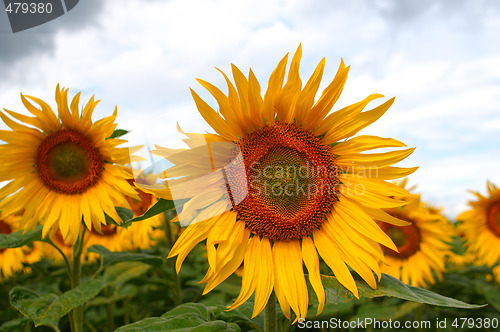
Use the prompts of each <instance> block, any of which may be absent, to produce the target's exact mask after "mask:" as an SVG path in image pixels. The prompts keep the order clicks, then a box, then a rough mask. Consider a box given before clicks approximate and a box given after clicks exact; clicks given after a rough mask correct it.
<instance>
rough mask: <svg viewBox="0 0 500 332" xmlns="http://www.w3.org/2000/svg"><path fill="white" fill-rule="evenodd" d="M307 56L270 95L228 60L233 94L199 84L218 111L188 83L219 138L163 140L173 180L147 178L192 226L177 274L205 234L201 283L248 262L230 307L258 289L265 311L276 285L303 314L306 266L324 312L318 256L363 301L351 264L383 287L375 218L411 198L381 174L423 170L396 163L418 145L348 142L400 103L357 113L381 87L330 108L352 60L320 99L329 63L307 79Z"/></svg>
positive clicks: (182, 241) (258, 304) (178, 247)
mask: <svg viewBox="0 0 500 332" xmlns="http://www.w3.org/2000/svg"><path fill="white" fill-rule="evenodd" d="M301 55H302V50H301V47H299V48H298V50H297V52H296V53H295V55H294V56H293V59H292V61H291V66H290V70H289V72H288V78H287V81H286V83H285V84H284V85H283V82H284V76H285V72H286V65H287V58H288V55H286V56H285V57H284V58H283V59H282V60H281V61H280V62H279V64H278V66H277V67H276V69H275V70H274V71H273V73H272V74H271V77H270V79H269V84H268V88H267V91H266V93H265V95H264V97H263V98H262V96H261V88H260V85H259V82H258V81H257V79H256V77H255V75H254V74H253V72H252V71H251V70H250V73H249V76H248V78H246V77H245V76H244V75H243V74H242V72H241V71H240V70H239V69H238V68H237V67H235V66H232V71H233V77H234V80H235V83H236V87H235V86H234V85H233V83H232V82H231V81H230V80H229V78H228V77H227V76H226V75H225V74H224V73H222V74H223V75H224V78H225V80H226V82H227V85H228V95H227V96H226V95H224V93H223V92H221V91H220V90H219V89H218V88H217V87H215V86H214V85H212V84H210V83H208V82H205V81H202V80H198V81H199V82H200V83H201V85H202V86H203V87H205V88H206V89H207V90H208V91H209V92H210V93H211V94H212V95H213V96H214V97H215V99H216V100H217V103H218V105H219V111H218V112H217V111H215V110H214V109H213V108H212V107H210V106H209V105H208V104H207V103H206V102H205V101H203V100H202V99H201V98H200V97H199V96H198V94H196V93H195V92H194V91H191V93H192V96H193V98H194V101H195V103H196V105H197V108H198V110H199V112H200V113H201V115H202V116H203V118H204V119H205V120H206V121H207V122H208V124H209V125H210V126H211V127H212V128H213V129H214V130H215V131H216V134H195V133H186V134H185V135H186V136H187V139H185V142H186V143H187V145H188V147H189V148H188V149H179V150H172V149H167V148H161V147H157V149H156V150H155V153H156V154H157V155H159V156H163V157H165V158H166V159H167V160H168V161H170V162H171V163H173V164H174V166H173V167H171V168H169V169H167V170H166V171H165V172H164V174H163V176H164V177H165V178H166V180H167V182H166V186H165V185H163V187H161V186H148V185H141V187H142V188H144V190H146V191H148V190H149V192H152V193H155V194H157V195H158V196H160V197H162V198H164V199H170V200H181V201H180V202H185V203H184V205H183V206H182V211H181V212H180V213H179V214H178V220H179V221H180V222H181V224H183V225H185V224H189V226H188V227H187V228H186V229H185V231H184V232H183V233H182V234H181V236H180V237H179V239H178V240H177V242H176V243H175V245H174V246H173V248H172V250H171V251H170V253H169V257H174V256H178V257H177V261H176V268H177V271H179V269H180V267H181V265H182V262H183V261H184V259H185V257H186V256H187V254H188V253H189V252H190V251H191V250H192V249H193V247H194V246H195V245H196V244H197V243H198V242H201V241H203V240H205V239H206V240H207V242H206V244H207V252H208V263H209V269H208V271H207V274H206V275H205V277H204V278H203V280H202V281H201V282H203V283H206V286H205V289H204V294H206V293H207V292H210V291H211V290H212V289H214V287H216V286H217V285H218V284H220V283H221V282H222V281H224V280H225V279H226V278H227V277H228V276H230V275H231V274H232V273H233V272H235V271H236V270H237V269H238V267H240V265H241V264H242V263H244V267H245V268H244V272H243V278H242V288H241V292H240V294H239V296H238V297H237V299H236V301H235V302H234V304H232V305H231V306H230V307H229V309H234V308H236V307H238V306H240V305H241V304H242V303H244V302H245V301H246V300H248V299H249V298H250V296H251V295H252V294H253V293H255V302H254V310H253V316H256V315H257V314H259V313H260V312H261V311H262V309H263V308H264V307H265V305H266V303H267V301H268V299H269V297H270V295H271V294H272V292H273V290H274V292H275V293H276V296H277V298H278V301H279V303H280V306H281V308H282V311H283V313H284V314H285V315H286V316H287V317H288V318H290V308H291V309H292V310H293V312H294V313H295V315H296V316H297V317H305V316H306V312H307V308H308V291H307V284H306V280H305V277H304V271H303V264H305V266H306V268H307V270H308V274H309V280H310V282H311V284H312V286H313V289H314V291H315V293H316V295H317V297H318V300H319V307H318V313H320V312H321V311H322V309H323V306H324V303H325V291H324V288H323V285H322V282H321V277H320V273H319V256H318V252H319V255H320V256H321V257H322V258H323V260H324V261H325V262H326V263H327V264H328V266H329V267H330V268H331V269H332V271H333V272H334V273H335V276H336V277H337V278H338V280H339V281H340V282H341V283H342V285H344V286H345V287H346V288H347V289H349V290H350V291H351V292H352V293H353V294H354V295H355V296H356V297H358V289H357V286H356V283H355V281H354V279H353V277H352V275H351V272H350V271H349V269H348V267H347V265H349V267H351V268H352V269H354V270H355V271H356V272H358V273H359V274H360V275H361V276H362V277H363V278H364V280H366V282H367V283H368V284H369V285H370V286H371V287H373V288H376V287H377V283H376V279H375V277H374V275H373V273H372V271H374V272H375V273H376V274H377V275H378V277H379V278H380V268H379V261H380V260H383V253H382V249H381V248H380V245H379V244H380V243H381V244H384V245H386V246H387V247H389V248H392V249H394V250H397V248H396V246H395V245H394V244H393V243H392V241H391V239H390V238H389V236H387V235H386V234H385V233H384V232H383V231H382V230H381V229H380V227H378V226H377V224H376V223H375V221H374V220H373V218H377V219H380V220H383V221H386V222H389V223H392V224H395V225H407V224H408V223H407V222H406V221H402V220H399V219H397V218H394V217H392V216H390V215H389V214H387V213H385V212H383V211H382V210H380V208H391V207H398V206H401V205H403V204H405V201H403V200H398V199H394V198H392V196H396V195H397V196H400V197H401V196H405V195H408V193H407V192H406V191H405V190H404V189H402V188H399V187H398V186H396V185H394V184H392V183H389V182H386V181H385V180H388V179H395V178H399V177H402V176H406V175H408V174H411V173H412V172H414V171H415V170H416V168H397V167H392V166H390V165H392V164H394V163H396V162H398V161H400V160H402V159H404V158H406V157H407V156H408V155H410V154H411V153H412V152H413V150H414V149H403V150H399V151H395V152H384V153H373V154H362V153H361V152H362V151H366V150H371V149H376V148H387V147H404V146H405V145H404V144H403V143H401V142H399V141H397V140H394V139H390V138H381V137H376V136H357V137H354V138H351V139H347V138H349V137H351V136H353V135H355V134H357V133H358V132H359V131H360V130H361V129H363V128H365V127H366V126H368V125H369V124H371V123H373V122H374V121H376V120H377V119H378V118H379V117H381V116H382V115H383V114H384V113H385V112H386V111H387V109H388V108H389V107H390V106H391V104H392V103H393V101H394V99H390V100H388V101H386V102H385V103H383V104H382V105H380V106H378V107H376V108H374V109H372V110H370V111H366V112H362V110H363V109H364V108H365V106H366V105H367V104H368V103H369V102H370V101H372V100H374V99H376V98H379V97H383V96H382V95H380V94H374V95H370V96H368V97H367V98H365V99H364V100H362V101H360V102H358V103H356V104H353V105H351V106H348V107H345V108H343V109H341V110H339V111H336V112H334V113H330V110H331V109H332V107H333V105H334V104H335V102H336V101H337V99H338V98H339V96H340V93H341V91H342V89H343V86H344V82H345V80H346V78H347V72H348V69H349V68H346V67H345V66H344V63H343V62H341V65H340V68H339V70H338V72H337V74H336V76H335V78H334V79H333V81H332V82H331V84H330V85H329V86H328V87H326V89H325V90H324V91H323V93H322V95H321V97H320V98H319V99H318V100H317V101H316V102H314V100H315V95H316V92H317V90H318V88H319V85H320V81H321V77H322V74H323V69H324V65H325V61H324V59H323V60H322V61H321V62H320V63H319V65H318V66H317V68H316V70H315V71H314V73H313V74H312V76H311V78H310V79H309V80H308V82H307V83H306V84H305V86H304V87H302V81H301V79H300V77H299V64H300V59H301ZM179 131H181V130H180V128H179ZM181 132H182V131H181ZM180 210H181V209H180V208H179V211H180Z"/></svg>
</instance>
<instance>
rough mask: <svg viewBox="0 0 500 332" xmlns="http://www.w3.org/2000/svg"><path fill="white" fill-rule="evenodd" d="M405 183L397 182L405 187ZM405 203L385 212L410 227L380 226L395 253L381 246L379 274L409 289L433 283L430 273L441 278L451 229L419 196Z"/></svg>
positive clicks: (441, 216) (438, 211) (432, 276)
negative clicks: (410, 286) (382, 256)
mask: <svg viewBox="0 0 500 332" xmlns="http://www.w3.org/2000/svg"><path fill="white" fill-rule="evenodd" d="M405 184H406V180H405V181H403V182H401V184H400V185H401V187H403V188H404V187H405ZM406 200H408V202H409V203H408V204H407V205H405V206H403V207H399V208H390V209H385V212H387V213H388V214H390V215H391V216H393V217H396V218H398V219H402V220H406V221H408V222H409V223H411V225H408V226H396V225H388V224H385V223H382V222H381V223H380V227H381V228H382V229H383V230H384V232H386V233H387V234H388V235H389V237H390V238H391V239H392V241H393V242H394V244H396V247H397V249H398V251H394V250H393V249H390V248H387V247H383V249H384V254H385V258H386V262H385V263H384V264H383V265H382V272H383V273H386V274H389V275H391V276H393V277H395V278H397V279H400V280H401V281H402V282H404V283H405V284H411V285H412V286H417V287H418V286H426V285H428V284H433V283H435V277H434V274H435V275H436V276H437V277H438V278H439V279H441V278H442V273H443V271H444V270H445V261H446V259H447V258H448V257H449V256H450V255H452V254H453V252H452V250H451V242H452V241H453V239H452V235H453V226H452V225H451V223H450V222H449V221H448V220H447V219H446V218H445V217H444V216H443V215H442V214H441V211H440V210H439V209H436V208H434V207H431V206H426V205H424V204H423V203H422V202H421V201H420V196H419V195H412V196H411V197H407V198H406Z"/></svg>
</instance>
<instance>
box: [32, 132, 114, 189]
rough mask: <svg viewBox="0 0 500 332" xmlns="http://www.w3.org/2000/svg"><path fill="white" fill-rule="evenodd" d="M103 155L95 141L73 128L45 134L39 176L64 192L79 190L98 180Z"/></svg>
mask: <svg viewBox="0 0 500 332" xmlns="http://www.w3.org/2000/svg"><path fill="white" fill-rule="evenodd" d="M103 167H104V159H103V157H102V155H101V154H100V152H99V150H98V149H97V148H96V147H95V146H94V144H93V143H92V141H91V140H90V139H89V138H88V137H87V136H85V135H83V134H81V133H80V132H78V131H75V130H72V129H61V130H58V131H56V132H55V133H52V134H50V135H48V136H47V137H45V139H44V140H43V141H42V142H41V143H40V145H39V146H38V149H37V153H36V157H35V168H36V171H37V174H38V176H39V178H40V180H41V181H42V182H43V183H44V184H45V185H46V186H47V187H48V188H49V189H50V190H53V191H56V192H58V193H61V194H68V195H72V194H80V193H83V192H85V191H86V190H87V189H89V188H90V187H92V186H93V185H95V184H96V183H97V181H98V180H99V179H100V177H101V175H102V170H103Z"/></svg>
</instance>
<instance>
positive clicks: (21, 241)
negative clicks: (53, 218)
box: [0, 225, 43, 249]
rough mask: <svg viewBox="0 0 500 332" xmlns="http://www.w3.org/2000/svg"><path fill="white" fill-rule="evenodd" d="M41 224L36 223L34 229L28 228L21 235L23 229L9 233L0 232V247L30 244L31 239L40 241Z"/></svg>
mask: <svg viewBox="0 0 500 332" xmlns="http://www.w3.org/2000/svg"><path fill="white" fill-rule="evenodd" d="M42 228H43V226H42V225H38V226H36V227H35V229H34V230H29V231H27V232H26V234H24V235H23V231H18V232H14V233H10V234H0V249H4V248H19V247H22V246H25V245H29V244H31V243H32V242H33V241H40V239H41V238H42Z"/></svg>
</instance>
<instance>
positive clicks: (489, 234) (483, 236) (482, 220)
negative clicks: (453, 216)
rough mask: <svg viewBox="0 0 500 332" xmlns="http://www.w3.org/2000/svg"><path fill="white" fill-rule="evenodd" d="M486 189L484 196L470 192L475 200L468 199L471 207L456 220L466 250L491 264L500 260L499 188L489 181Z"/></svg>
mask: <svg viewBox="0 0 500 332" xmlns="http://www.w3.org/2000/svg"><path fill="white" fill-rule="evenodd" d="M487 189H488V194H487V195H486V196H483V195H481V194H480V193H478V192H472V193H473V194H474V195H475V196H476V198H477V200H475V201H470V202H469V203H468V205H469V206H470V207H471V209H470V210H467V211H465V212H463V213H461V214H460V215H459V216H458V217H457V220H458V222H459V226H458V229H459V231H460V233H461V234H462V235H463V238H464V239H465V240H466V243H465V246H466V247H467V250H468V251H470V252H472V253H475V254H476V255H477V258H478V260H480V261H481V262H483V263H485V264H486V265H488V266H493V265H495V264H497V263H498V262H499V260H500V189H498V188H497V187H496V186H495V185H494V184H493V183H491V182H489V181H488V182H487Z"/></svg>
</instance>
